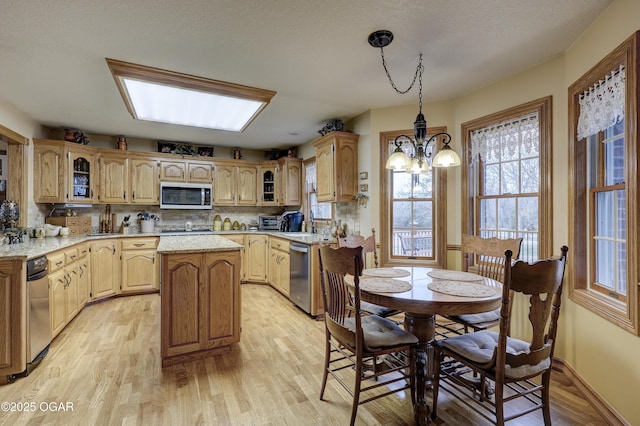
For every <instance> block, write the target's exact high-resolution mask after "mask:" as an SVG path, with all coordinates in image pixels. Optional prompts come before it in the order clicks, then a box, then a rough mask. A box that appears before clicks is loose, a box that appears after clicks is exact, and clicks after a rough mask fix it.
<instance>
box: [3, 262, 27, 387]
mask: <svg viewBox="0 0 640 426" xmlns="http://www.w3.org/2000/svg"><path fill="white" fill-rule="evenodd" d="M24 268H25V262H24V261H23V260H3V261H0V306H2V309H0V336H3V338H0V340H1V341H2V344H0V375H1V376H8V375H11V374H16V373H20V372H22V371H24V370H25V368H26V359H27V340H26V339H27V330H26V324H27V310H26V308H27V300H26V294H27V288H26V279H25V273H24Z"/></svg>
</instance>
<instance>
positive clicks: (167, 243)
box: [157, 235, 243, 254]
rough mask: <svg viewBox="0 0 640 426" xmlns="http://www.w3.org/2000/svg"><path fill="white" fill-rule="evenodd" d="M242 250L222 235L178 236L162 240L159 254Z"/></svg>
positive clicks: (158, 250) (240, 246)
mask: <svg viewBox="0 0 640 426" xmlns="http://www.w3.org/2000/svg"><path fill="white" fill-rule="evenodd" d="M242 248H243V246H242V245H241V244H237V243H234V242H233V241H231V240H230V239H228V238H224V237H223V236H220V235H193V236H189V235H177V236H163V237H162V238H160V242H159V243H158V248H157V252H158V253H159V254H168V253H194V252H212V251H230V250H242Z"/></svg>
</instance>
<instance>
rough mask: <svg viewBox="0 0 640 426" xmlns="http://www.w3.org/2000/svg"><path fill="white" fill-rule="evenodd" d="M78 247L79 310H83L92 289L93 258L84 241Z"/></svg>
mask: <svg viewBox="0 0 640 426" xmlns="http://www.w3.org/2000/svg"><path fill="white" fill-rule="evenodd" d="M77 248H78V261H77V262H78V310H79V311H80V310H82V308H84V306H85V305H86V304H87V302H88V301H89V293H90V291H91V259H90V258H89V245H88V244H87V243H82V244H79V245H78V246H77Z"/></svg>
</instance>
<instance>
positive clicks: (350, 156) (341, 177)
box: [334, 139, 358, 201]
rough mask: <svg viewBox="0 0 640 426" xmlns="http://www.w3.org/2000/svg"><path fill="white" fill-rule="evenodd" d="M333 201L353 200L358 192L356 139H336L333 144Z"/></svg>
mask: <svg viewBox="0 0 640 426" xmlns="http://www.w3.org/2000/svg"><path fill="white" fill-rule="evenodd" d="M334 155H335V160H334V161H335V165H334V167H335V170H334V172H335V183H334V190H335V192H336V194H335V201H353V197H354V196H355V195H356V194H357V193H358V143H357V140H356V141H354V140H344V139H338V141H337V143H336V145H335V154H334Z"/></svg>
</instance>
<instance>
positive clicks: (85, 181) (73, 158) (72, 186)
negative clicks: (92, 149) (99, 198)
mask: <svg viewBox="0 0 640 426" xmlns="http://www.w3.org/2000/svg"><path fill="white" fill-rule="evenodd" d="M68 157H69V186H68V191H69V192H68V194H67V197H68V200H69V201H70V202H76V203H93V202H94V201H95V200H94V194H95V183H96V182H95V176H96V170H95V162H94V156H93V155H92V154H89V153H86V152H74V151H72V150H70V151H69V154H68Z"/></svg>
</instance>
